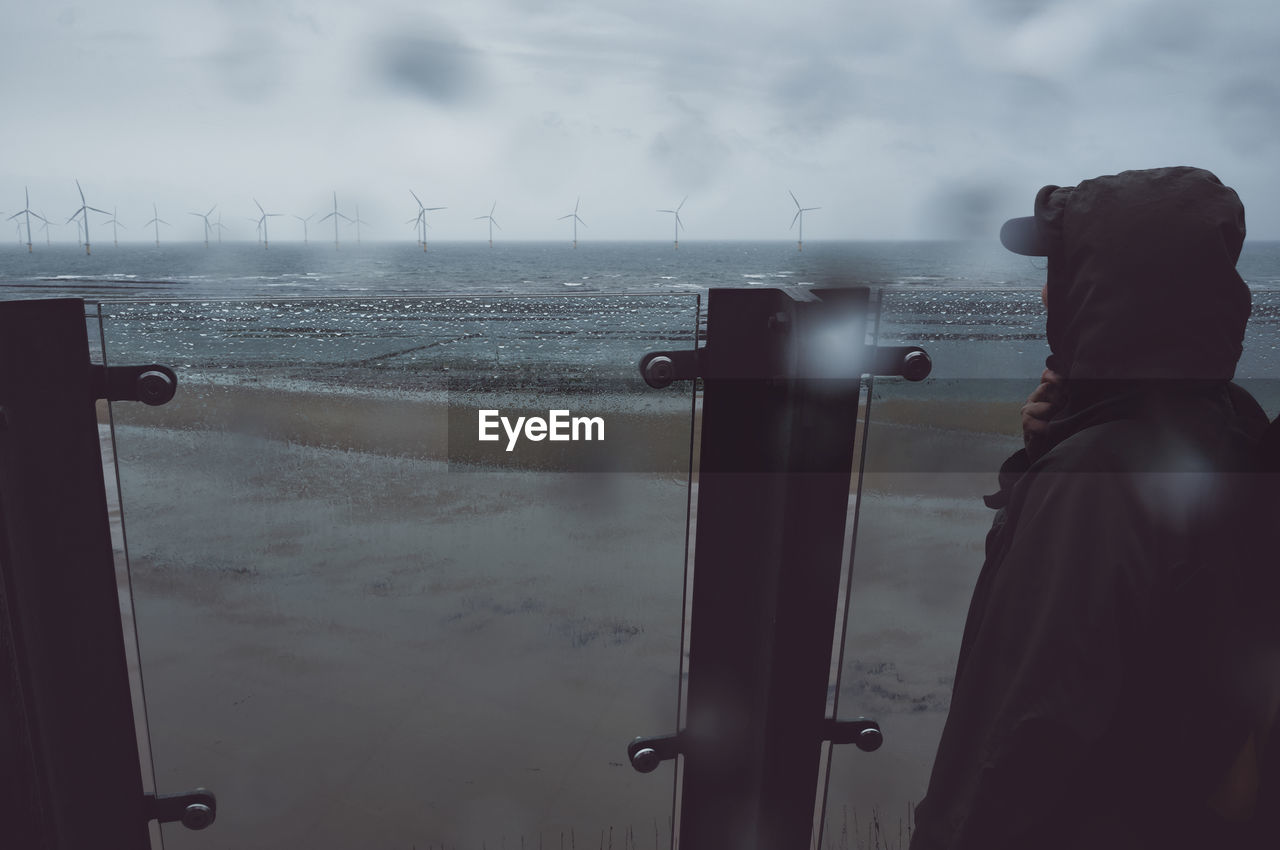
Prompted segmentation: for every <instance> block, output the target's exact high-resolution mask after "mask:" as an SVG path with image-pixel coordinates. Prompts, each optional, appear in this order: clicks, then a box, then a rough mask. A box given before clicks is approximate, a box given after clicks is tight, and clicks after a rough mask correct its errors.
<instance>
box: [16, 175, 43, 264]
mask: <svg viewBox="0 0 1280 850" xmlns="http://www.w3.org/2000/svg"><path fill="white" fill-rule="evenodd" d="M22 191H23V193H24V194H25V195H26V198H27V205H26V206H25V207H24V208H23V209H21V210H19V211H18V212H16V213H14V214H13V215H11V216H9V218H8V220H9V221H12V220H13V219H15V218H17V217H18V216H20V215H25V216H26V217H27V253H28V254H30V253H31V216H35V217H36V218H38V219H40V220H41V221H43V222H44V223H45V226H46V227H47V226H48V224H49V222H48V220H46V219H45V217H44V216H42V215H40V213H38V212H32V210H31V192H30V190H28V189H27V187H26V186H23V187H22ZM18 241H19V244H21V241H22V236H21V232H19V236H18Z"/></svg>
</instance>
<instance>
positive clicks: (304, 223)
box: [294, 213, 316, 245]
mask: <svg viewBox="0 0 1280 850" xmlns="http://www.w3.org/2000/svg"><path fill="white" fill-rule="evenodd" d="M315 217H316V214H315V213H312V214H311V215H309V216H307V217H306V218H303V217H302V216H300V215H295V216H294V218H296V219H297V220H298V221H300V222H302V244H303V245H307V244H309V243H308V241H307V222H308V221H311V219H313V218H315Z"/></svg>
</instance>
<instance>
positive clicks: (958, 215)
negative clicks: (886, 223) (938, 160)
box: [925, 178, 1010, 239]
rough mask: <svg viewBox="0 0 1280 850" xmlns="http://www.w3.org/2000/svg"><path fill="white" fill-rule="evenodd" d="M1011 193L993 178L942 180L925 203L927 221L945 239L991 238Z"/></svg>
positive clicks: (1006, 206)
mask: <svg viewBox="0 0 1280 850" xmlns="http://www.w3.org/2000/svg"><path fill="white" fill-rule="evenodd" d="M1009 195H1010V192H1009V191H1008V190H1007V189H1006V188H1005V187H1004V186H1003V185H1001V184H1000V183H999V182H997V181H996V180H994V179H993V180H989V181H988V180H979V179H977V178H973V179H966V180H954V181H947V182H944V183H943V184H942V185H941V186H940V187H939V188H938V189H937V190H936V191H935V192H934V193H933V194H932V196H931V197H930V199H929V200H928V202H927V207H926V209H927V213H926V216H925V218H926V222H927V224H928V225H929V226H930V229H931V230H932V231H933V232H937V233H940V234H941V235H942V236H944V237H945V238H947V239H990V238H991V235H992V234H993V233H996V232H997V230H998V228H999V224H1000V220H1001V219H1002V217H1003V212H1004V211H1005V210H1007V209H1008V208H1009V205H1008V202H1007V199H1008V197H1009Z"/></svg>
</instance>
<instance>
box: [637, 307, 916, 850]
mask: <svg viewBox="0 0 1280 850" xmlns="http://www.w3.org/2000/svg"><path fill="white" fill-rule="evenodd" d="M869 304H870V292H869V291H868V290H867V289H863V288H844V289H813V290H799V289H788V290H741V289H713V290H711V292H710V293H709V298H708V320H707V344H706V346H705V347H704V348H701V349H698V350H696V351H672V352H651V353H649V354H646V355H645V356H644V358H642V359H641V361H640V371H641V374H642V375H643V376H644V378H645V380H646V381H647V382H648V383H649V384H650V385H651V386H654V387H662V386H666V385H667V384H670V383H671V382H672V381H673V380H681V379H690V378H694V377H701V378H702V379H703V382H704V392H703V406H702V460H701V465H700V468H699V476H698V514H697V543H696V546H695V562H694V580H693V602H692V612H691V613H692V624H691V632H690V641H689V686H688V711H687V717H686V719H685V727H684V729H682V730H681V731H679V732H677V733H676V734H675V735H666V736H659V737H648V738H636V739H635V740H633V741H632V742H631V744H630V745H629V746H628V748H627V753H628V755H629V756H630V758H631V763H632V765H633V766H634V767H635V768H636V769H637V770H640V771H643V772H647V771H650V770H653V769H654V768H655V767H657V765H658V763H660V762H661V761H663V760H666V759H670V758H674V757H676V756H677V755H683V756H684V757H685V761H684V773H683V797H682V801H681V808H680V842H681V845H682V846H683V847H688V848H697V850H718V848H725V850H793V848H794V850H807V848H808V847H809V845H810V840H811V833H812V829H813V818H814V802H815V799H816V794H817V788H818V768H819V764H820V761H821V746H822V743H823V741H830V742H832V743H854V744H856V745H857V746H858V748H859V749H862V750H867V751H870V750H874V749H876V748H878V747H879V746H880V742H881V741H882V736H881V732H880V727H879V725H878V724H877V723H876V722H875V721H874V720H869V719H867V718H857V719H854V720H850V721H836V720H835V719H833V718H832V719H828V718H826V717H825V713H826V705H827V688H828V680H829V677H830V665H831V646H832V640H833V638H834V636H835V622H836V614H837V611H836V605H837V600H838V598H839V590H840V567H841V561H842V557H843V554H844V551H843V549H844V545H843V544H844V529H845V520H846V517H847V515H848V509H849V496H850V489H851V488H850V485H851V477H852V473H853V450H854V443H855V439H854V437H855V430H856V427H857V414H858V402H859V395H860V391H861V387H862V376H863V375H864V374H878V375H898V376H902V377H906V378H907V379H908V380H917V381H918V380H921V379H923V378H925V377H926V376H927V375H928V374H929V371H930V367H931V363H930V361H929V356H928V354H926V353H925V352H924V350H923V349H920V348H918V347H916V346H898V347H892V348H878V347H876V346H875V345H874V344H868V341H867V339H866V335H867V320H868V315H867V314H868V311H869Z"/></svg>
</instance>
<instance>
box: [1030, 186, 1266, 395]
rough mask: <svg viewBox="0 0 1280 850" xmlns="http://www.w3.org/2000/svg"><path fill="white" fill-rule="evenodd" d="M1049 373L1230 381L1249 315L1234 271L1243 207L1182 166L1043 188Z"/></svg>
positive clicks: (1040, 219)
mask: <svg viewBox="0 0 1280 850" xmlns="http://www.w3.org/2000/svg"><path fill="white" fill-rule="evenodd" d="M1035 213H1036V215H1035V219H1036V225H1037V227H1038V228H1040V229H1041V231H1042V232H1043V233H1044V234H1045V235H1046V237H1047V239H1048V244H1049V249H1048V262H1049V268H1048V315H1049V318H1048V337H1049V348H1050V350H1051V351H1052V355H1051V356H1050V357H1049V360H1048V365H1049V367H1050V368H1051V369H1053V370H1054V371H1056V372H1058V373H1059V374H1061V375H1064V376H1065V377H1067V378H1068V379H1069V380H1070V381H1073V382H1074V381H1081V380H1093V379H1108V380H1117V379H1118V380H1125V381H1132V380H1146V379H1153V378H1155V379H1202V380H1203V379H1208V380H1230V379H1231V378H1232V376H1233V375H1234V373H1235V366H1236V361H1237V360H1239V358H1240V353H1241V350H1242V344H1243V340H1244V329H1245V323H1246V322H1247V321H1248V318H1249V312H1250V303H1251V302H1250V296H1249V289H1248V287H1247V286H1246V285H1245V283H1244V281H1243V280H1242V279H1241V277H1240V275H1239V274H1238V273H1237V272H1236V269H1235V265H1236V260H1237V259H1239V257H1240V249H1241V246H1242V245H1243V244H1244V236H1245V224H1244V206H1243V205H1242V204H1241V203H1240V198H1239V197H1238V196H1237V195H1236V193H1235V192H1234V191H1233V190H1232V189H1230V188H1229V187H1227V186H1224V185H1223V184H1222V182H1221V181H1220V180H1218V178H1217V177H1215V176H1214V175H1213V174H1211V173H1210V172H1208V171H1205V170H1203V169H1200V168H1190V167H1185V166H1179V167H1173V168H1156V169H1149V170H1144V171H1125V172H1122V173H1120V174H1115V175H1108V176H1105V177H1098V178H1095V179H1093V180H1086V181H1084V182H1082V183H1080V184H1079V185H1078V186H1071V187H1059V186H1046V187H1044V188H1043V189H1041V190H1040V192H1039V193H1038V194H1037V196H1036V204H1035Z"/></svg>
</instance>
